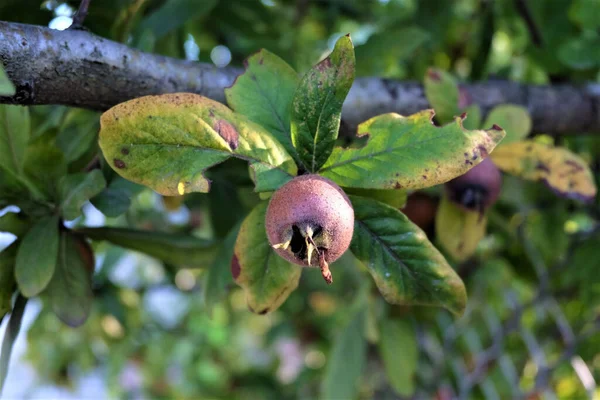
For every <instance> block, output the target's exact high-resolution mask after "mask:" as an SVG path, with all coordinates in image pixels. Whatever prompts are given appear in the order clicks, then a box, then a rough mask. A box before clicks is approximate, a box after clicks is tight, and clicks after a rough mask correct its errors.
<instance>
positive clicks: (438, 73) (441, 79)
mask: <svg viewBox="0 0 600 400" xmlns="http://www.w3.org/2000/svg"><path fill="white" fill-rule="evenodd" d="M424 87H425V97H427V100H428V101H429V104H431V107H433V109H434V110H435V114H436V118H437V120H438V121H439V122H440V123H441V124H445V123H448V122H450V121H452V120H453V119H455V118H454V117H456V116H457V115H458V114H459V113H460V112H459V109H458V99H459V91H458V84H457V83H456V80H455V79H454V77H453V76H452V75H451V74H449V73H448V72H446V71H443V70H441V69H437V68H430V69H428V70H427V73H426V74H425V80H424Z"/></svg>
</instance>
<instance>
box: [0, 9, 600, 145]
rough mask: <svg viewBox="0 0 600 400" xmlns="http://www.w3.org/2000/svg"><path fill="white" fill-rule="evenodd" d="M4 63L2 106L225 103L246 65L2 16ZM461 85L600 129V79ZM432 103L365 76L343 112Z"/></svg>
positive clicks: (411, 87) (580, 128)
mask: <svg viewBox="0 0 600 400" xmlns="http://www.w3.org/2000/svg"><path fill="white" fill-rule="evenodd" d="M0 60H1V61H2V63H3V64H4V67H5V69H6V72H7V74H8V76H9V77H10V78H11V79H12V81H13V82H14V83H15V85H16V87H17V93H16V95H15V96H12V97H0V103H12V104H22V105H36V104H62V105H68V106H74V107H83V108H89V109H94V110H105V109H108V108H110V107H112V106H114V105H115V104H118V103H120V102H123V101H126V100H129V99H132V98H135V97H139V96H144V95H149V94H159V93H172V92H193V93H198V94H201V95H203V96H206V97H209V98H211V99H214V100H217V101H220V102H225V96H224V92H223V89H224V88H226V87H228V86H230V85H231V84H232V83H233V81H234V80H235V77H236V76H237V75H239V74H240V73H241V69H239V68H234V67H226V68H217V67H215V66H212V65H210V64H205V63H198V62H189V61H183V60H177V59H173V58H169V57H163V56H159V55H154V54H148V53H143V52H141V51H139V50H135V49H132V48H129V47H127V46H125V45H123V44H120V43H116V42H113V41H111V40H108V39H104V38H101V37H98V36H95V35H93V34H91V33H89V32H86V31H83V30H66V31H55V30H51V29H49V28H45V27H40V26H33V25H24V24H17V23H9V22H2V21H0ZM461 90H463V91H464V94H465V95H466V96H467V98H470V99H471V101H472V102H474V103H476V104H479V105H480V106H481V107H482V110H483V112H484V115H485V113H487V112H488V111H489V110H490V109H491V108H492V107H494V106H496V105H498V104H503V103H512V104H519V105H522V106H524V107H526V108H527V109H528V110H529V112H530V114H531V116H532V119H533V131H534V132H536V133H547V134H552V135H559V134H572V133H600V85H599V84H588V85H584V86H573V85H552V86H532V85H523V84H519V83H516V82H508V81H486V82H480V83H474V84H466V85H463V86H462V87H461ZM429 107H430V106H429V104H428V102H427V99H426V98H425V94H424V91H423V87H422V86H421V85H420V84H418V83H415V82H399V81H393V80H387V79H381V78H358V79H356V81H355V83H354V85H353V87H352V89H351V90H350V93H349V95H348V98H347V99H346V102H345V103H344V108H343V115H342V117H343V119H344V122H345V124H346V126H348V127H350V128H354V127H355V126H356V125H357V124H358V123H360V122H361V121H364V120H366V119H368V118H370V117H373V116H375V115H378V114H382V113H386V112H397V113H399V114H403V115H408V114H412V113H414V112H417V111H419V110H422V109H426V108H429Z"/></svg>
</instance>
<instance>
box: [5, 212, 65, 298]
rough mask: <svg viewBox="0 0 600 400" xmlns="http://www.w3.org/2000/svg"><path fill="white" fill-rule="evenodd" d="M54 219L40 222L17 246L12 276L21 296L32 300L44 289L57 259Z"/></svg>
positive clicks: (56, 226)
mask: <svg viewBox="0 0 600 400" xmlns="http://www.w3.org/2000/svg"><path fill="white" fill-rule="evenodd" d="M58 223H59V222H58V216H50V217H45V218H42V219H40V220H39V221H38V222H37V223H36V224H35V225H33V227H32V228H31V229H30V230H29V232H27V234H26V235H25V237H24V238H23V240H22V242H21V244H20V245H19V251H18V253H17V260H16V264H15V277H16V279H17V284H18V285H19V290H20V291H21V293H23V295H24V296H25V297H33V296H35V295H37V294H39V293H40V292H41V291H42V290H44V289H45V288H46V286H47V285H48V283H49V282H50V279H52V275H53V274H54V270H55V269H56V259H57V256H58V242H59V232H58V229H59V226H58Z"/></svg>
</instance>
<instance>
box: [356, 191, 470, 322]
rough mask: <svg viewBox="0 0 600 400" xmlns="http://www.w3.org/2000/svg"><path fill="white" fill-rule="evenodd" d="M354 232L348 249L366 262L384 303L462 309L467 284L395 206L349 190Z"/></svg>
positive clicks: (423, 234)
mask: <svg viewBox="0 0 600 400" xmlns="http://www.w3.org/2000/svg"><path fill="white" fill-rule="evenodd" d="M350 200H351V201H352V205H353V206H354V218H355V221H354V237H353V238H352V243H351V244H350V250H351V251H352V253H354V255H355V256H356V257H357V258H358V259H359V260H360V261H361V262H362V263H363V264H364V265H365V266H366V267H367V269H368V270H369V272H370V273H371V275H372V276H373V279H374V280H375V283H376V285H377V287H378V288H379V291H380V292H381V294H382V295H383V297H384V298H385V300H386V301H387V302H388V303H392V304H401V305H428V306H439V307H444V308H446V309H448V310H449V311H451V312H453V313H454V314H461V313H462V312H463V310H464V308H465V305H466V302H467V294H466V290H465V286H464V284H463V282H462V281H461V279H460V278H459V277H458V275H457V274H456V273H455V272H454V270H453V269H452V267H450V265H448V262H447V261H446V260H445V259H444V257H443V256H442V255H441V254H440V252H439V251H438V250H437V249H436V248H435V247H434V246H433V245H432V244H431V242H429V240H428V239H427V236H426V235H425V233H424V232H423V231H422V230H421V229H420V228H419V227H417V226H416V225H414V224H413V223H412V222H410V220H409V219H408V218H407V217H406V216H405V215H404V214H402V213H401V212H400V211H398V210H397V209H395V208H393V207H390V206H388V205H386V204H383V203H380V202H378V201H376V200H372V199H367V198H362V197H357V196H350Z"/></svg>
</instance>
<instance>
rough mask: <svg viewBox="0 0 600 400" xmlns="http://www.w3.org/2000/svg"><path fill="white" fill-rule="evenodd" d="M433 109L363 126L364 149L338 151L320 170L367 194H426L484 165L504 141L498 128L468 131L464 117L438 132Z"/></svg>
mask: <svg viewBox="0 0 600 400" xmlns="http://www.w3.org/2000/svg"><path fill="white" fill-rule="evenodd" d="M433 115H434V114H433V112H432V111H431V110H425V111H421V112H419V113H417V114H414V115H411V116H409V117H403V116H401V115H398V114H394V113H390V114H383V115H379V116H377V117H374V118H371V119H370V120H368V121H365V122H363V123H362V124H360V125H359V127H358V135H359V136H365V135H369V140H368V142H367V144H366V145H365V146H363V147H361V148H358V149H355V148H354V149H353V148H341V147H337V148H335V149H334V150H333V153H332V154H331V156H330V157H329V159H328V160H327V162H326V163H325V165H324V166H323V168H322V169H321V170H320V171H319V174H320V175H323V176H324V177H326V178H329V179H331V180H333V181H335V182H336V183H337V184H338V185H340V186H343V187H350V188H365V189H422V188H425V187H429V186H434V185H439V184H441V183H444V182H447V181H449V180H451V179H453V178H455V177H457V176H459V175H462V174H464V173H465V172H467V171H468V170H469V169H471V168H472V167H474V166H475V165H477V164H479V163H480V162H481V161H482V160H483V159H484V158H485V157H487V156H488V154H489V153H490V152H491V151H492V150H493V149H494V147H496V145H497V144H498V142H500V140H502V138H503V137H504V131H503V130H502V129H500V128H498V127H494V128H492V129H489V130H485V131H484V130H474V131H469V130H466V129H464V128H463V126H462V120H461V118H460V117H457V118H455V119H454V122H452V123H449V124H447V125H444V126H441V127H437V126H435V125H433V124H432V123H431V118H433Z"/></svg>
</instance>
